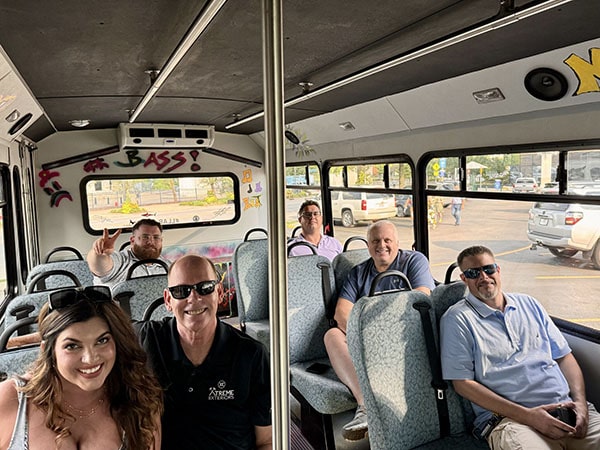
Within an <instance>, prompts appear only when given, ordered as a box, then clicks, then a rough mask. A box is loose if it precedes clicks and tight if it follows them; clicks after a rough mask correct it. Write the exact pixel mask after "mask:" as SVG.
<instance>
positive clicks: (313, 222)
mask: <svg viewBox="0 0 600 450" xmlns="http://www.w3.org/2000/svg"><path fill="white" fill-rule="evenodd" d="M298 222H300V225H301V226H302V232H301V233H300V236H298V237H295V238H294V239H292V240H291V241H290V242H288V246H289V245H291V244H293V243H295V242H308V243H309V244H312V245H313V246H314V247H315V248H316V250H317V255H321V256H324V257H325V258H327V259H329V260H330V261H332V260H333V258H335V256H336V255H338V254H340V253H342V244H340V242H339V241H338V240H337V239H336V238H334V237H331V236H328V235H326V234H323V233H322V230H323V215H322V214H321V207H320V206H319V204H318V203H317V202H315V201H314V200H306V201H305V202H304V203H302V205H301V206H300V210H299V211H298ZM298 255H312V252H311V250H310V249H309V248H308V247H306V246H304V245H298V246H296V247H294V248H293V249H292V250H291V251H290V256H298Z"/></svg>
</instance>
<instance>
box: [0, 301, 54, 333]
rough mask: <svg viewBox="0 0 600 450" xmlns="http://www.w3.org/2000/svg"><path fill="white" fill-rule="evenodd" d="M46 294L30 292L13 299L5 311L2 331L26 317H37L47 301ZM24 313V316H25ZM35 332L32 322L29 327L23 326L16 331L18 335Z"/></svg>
mask: <svg viewBox="0 0 600 450" xmlns="http://www.w3.org/2000/svg"><path fill="white" fill-rule="evenodd" d="M48 292H49V291H41V292H31V293H29V294H22V295H18V296H17V297H15V298H13V299H12V300H11V301H10V303H9V304H8V307H7V309H6V311H7V314H5V316H4V330H5V331H6V330H7V329H8V328H10V327H11V326H12V325H14V323H15V322H17V321H19V320H21V319H24V318H26V317H37V316H38V314H39V313H40V309H42V306H44V304H45V303H46V302H47V301H48ZM25 313H26V315H25ZM36 330H37V323H35V322H32V323H31V324H30V325H29V326H27V327H25V326H23V327H22V328H20V329H19V330H18V333H19V334H28V333H31V332H33V331H36Z"/></svg>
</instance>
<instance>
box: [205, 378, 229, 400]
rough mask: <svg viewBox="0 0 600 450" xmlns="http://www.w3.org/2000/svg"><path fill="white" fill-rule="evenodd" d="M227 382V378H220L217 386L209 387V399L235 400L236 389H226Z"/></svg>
mask: <svg viewBox="0 0 600 450" xmlns="http://www.w3.org/2000/svg"><path fill="white" fill-rule="evenodd" d="M226 387H227V383H225V380H219V382H218V383H217V385H216V386H212V387H209V388H208V400H234V399H235V390H234V389H225V388H226Z"/></svg>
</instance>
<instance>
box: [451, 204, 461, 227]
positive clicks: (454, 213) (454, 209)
mask: <svg viewBox="0 0 600 450" xmlns="http://www.w3.org/2000/svg"><path fill="white" fill-rule="evenodd" d="M461 206H462V205H461V204H455V205H452V216H453V217H454V220H455V222H454V224H455V225H460V210H461Z"/></svg>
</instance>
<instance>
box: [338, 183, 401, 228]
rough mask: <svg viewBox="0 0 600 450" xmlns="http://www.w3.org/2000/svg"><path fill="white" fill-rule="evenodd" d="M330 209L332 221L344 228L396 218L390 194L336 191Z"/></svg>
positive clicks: (394, 204) (393, 200)
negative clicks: (364, 222)
mask: <svg viewBox="0 0 600 450" xmlns="http://www.w3.org/2000/svg"><path fill="white" fill-rule="evenodd" d="M331 208H332V210H333V219H334V220H340V221H341V222H342V225H343V226H345V227H352V226H354V225H355V224H356V223H357V222H361V221H373V220H379V219H388V218H390V217H394V216H396V201H395V199H394V196H393V195H391V194H378V193H374V192H347V191H344V192H342V191H338V192H334V193H333V194H332V201H331Z"/></svg>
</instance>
